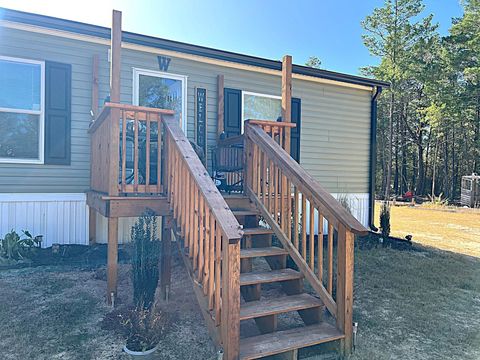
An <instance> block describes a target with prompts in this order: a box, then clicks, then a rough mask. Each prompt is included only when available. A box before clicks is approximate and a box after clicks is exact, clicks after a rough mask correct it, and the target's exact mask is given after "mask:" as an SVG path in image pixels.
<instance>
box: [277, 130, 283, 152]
mask: <svg viewBox="0 0 480 360" xmlns="http://www.w3.org/2000/svg"><path fill="white" fill-rule="evenodd" d="M278 143H279V145H280V146H281V147H282V149H284V139H283V127H279V128H278Z"/></svg>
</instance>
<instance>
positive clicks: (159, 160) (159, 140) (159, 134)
mask: <svg viewBox="0 0 480 360" xmlns="http://www.w3.org/2000/svg"><path fill="white" fill-rule="evenodd" d="M161 164H162V115H161V114H157V192H159V193H160V192H162V184H161V182H162V181H161V178H162V172H161V171H162V167H161V166H160V165H161Z"/></svg>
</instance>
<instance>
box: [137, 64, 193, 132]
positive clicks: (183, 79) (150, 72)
mask: <svg viewBox="0 0 480 360" xmlns="http://www.w3.org/2000/svg"><path fill="white" fill-rule="evenodd" d="M140 75H146V76H152V77H158V78H166V79H171V80H178V81H181V82H182V114H180V121H181V124H180V126H181V127H182V129H183V131H184V132H185V133H186V132H187V120H188V113H187V103H188V99H187V86H188V84H187V81H188V76H187V75H179V74H172V73H167V72H163V71H157V70H148V69H140V68H135V67H134V68H133V80H132V81H133V84H132V86H133V87H132V88H133V91H132V103H133V105H137V106H138V101H139V99H138V90H139V87H140V85H139V81H140Z"/></svg>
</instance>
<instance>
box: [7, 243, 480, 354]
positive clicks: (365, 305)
mask: <svg viewBox="0 0 480 360" xmlns="http://www.w3.org/2000/svg"><path fill="white" fill-rule="evenodd" d="M355 252H356V254H355V288H354V297H355V309H354V320H355V321H357V322H358V323H359V333H358V343H357V348H356V351H355V353H354V355H353V356H352V360H372V359H373V360H375V359H402V360H403V359H419V360H430V359H432V360H433V359H449V360H457V359H458V360H470V359H471V360H474V359H480V261H479V260H478V259H476V258H473V257H467V256H464V255H458V254H453V253H450V252H445V251H434V250H420V251H399V250H393V249H388V248H383V247H378V248H376V247H374V248H363V249H360V248H356V250H355ZM129 271H130V270H129V266H128V265H122V266H121V271H120V284H119V294H120V296H119V299H118V302H119V306H122V305H125V304H128V303H129V302H130V301H131V295H130V294H131V290H129V289H130V288H131V285H130V274H129ZM189 281H190V280H189V279H188V277H187V275H186V272H185V271H184V269H183V266H181V265H180V263H179V262H178V261H177V262H176V264H175V267H174V270H173V286H172V290H171V297H170V302H169V303H168V304H166V305H164V306H165V309H166V310H167V311H168V313H169V314H170V317H171V319H172V327H171V329H170V331H169V333H168V334H167V336H166V337H165V339H164V340H163V341H162V343H161V346H160V351H159V353H158V354H157V356H156V358H157V359H167V360H170V359H172V360H177V359H178V360H180V359H182V360H183V359H186V360H197V359H198V360H208V359H215V349H214V347H213V344H212V342H211V340H210V339H209V337H208V333H207V330H206V327H205V325H204V322H203V318H202V316H201V314H200V312H199V309H198V306H197V304H196V300H195V297H194V294H193V291H192V289H191V285H190V282H189ZM105 288H106V281H105V268H104V266H99V267H96V268H85V267H79V266H76V267H73V266H72V267H67V266H41V267H35V268H25V269H17V270H2V271H0V290H1V291H0V324H1V326H0V349H1V352H2V353H1V356H0V359H2V360H3V359H5V360H13V359H15V360H17V359H22V360H29V359H35V360H36V359H42V360H43V359H45V360H47V359H62V360H64V359H65V360H73V359H82V360H83V359H120V360H123V359H127V357H126V355H125V354H123V353H122V351H121V348H122V346H123V344H124V339H122V338H120V337H118V336H117V335H115V334H114V333H113V332H109V331H106V330H103V329H102V326H101V323H102V319H103V317H104V316H105V314H107V313H108V312H109V311H110V309H109V308H108V307H107V306H106V305H105V302H104V291H105ZM266 290H267V291H274V290H273V289H270V290H269V289H266ZM281 320H282V321H281V322H283V321H284V320H288V322H290V321H293V320H295V319H293V318H290V319H281ZM297 320H298V317H297ZM246 325H247V326H248V324H246ZM299 325H300V324H299ZM314 353H315V351H312V350H311V349H310V350H308V351H303V352H301V358H302V359H307V358H308V359H312V360H313V359H334V358H335V357H332V356H331V354H329V355H326V356H321V357H320V356H316V355H313V354H314ZM312 355H313V356H312Z"/></svg>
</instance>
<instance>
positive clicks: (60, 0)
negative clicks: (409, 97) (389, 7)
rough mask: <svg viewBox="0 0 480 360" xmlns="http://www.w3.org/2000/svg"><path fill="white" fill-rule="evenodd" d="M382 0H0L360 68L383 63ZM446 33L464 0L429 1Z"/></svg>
mask: <svg viewBox="0 0 480 360" xmlns="http://www.w3.org/2000/svg"><path fill="white" fill-rule="evenodd" d="M382 4H383V1H382V0H349V1H346V0H336V1H335V0H333V1H327V0H316V1H315V0H308V1H307V0H296V1H291V0H290V1H289V0H276V1H273V0H242V1H238V0H202V1H200V0H168V1H166V0H157V1H155V0H135V1H132V0H111V1H109V0H107V1H104V0H93V1H92V0H82V1H72V0H50V1H49V0H44V1H38V0H37V1H33V0H32V1H26V0H0V7H7V8H12V9H17V10H22V11H30V12H36V13H40V14H44V15H50V16H56V17H62V18H66V19H71V20H77V21H82V22H87V23H92V24H96V25H103V26H109V25H110V21H111V9H112V8H115V9H118V10H121V11H123V29H124V30H127V31H132V32H137V33H142V34H147V35H152V36H158V37H163V38H167V39H172V40H178V41H183V42H188V43H193V44H197V45H204V46H209V47H214V48H218V49H222V50H229V51H234V52H240V53H245V54H249V55H255V56H260V57H266V58H270V59H281V57H282V56H283V55H284V54H290V55H292V56H293V61H294V63H297V64H303V63H305V61H306V59H308V57H309V56H311V55H316V56H318V57H320V58H321V60H322V67H323V68H325V69H328V70H333V71H339V72H345V73H350V74H358V72H359V70H358V69H359V68H360V67H362V66H366V65H370V64H374V63H377V59H375V58H373V57H371V56H370V55H369V53H368V51H367V49H366V48H365V46H364V45H363V42H362V39H361V35H362V32H363V30H362V28H361V26H360V21H361V20H362V19H364V18H365V16H366V15H368V14H370V13H371V12H372V10H373V9H374V8H375V7H379V6H381V5H382ZM425 5H426V9H425V14H428V13H433V14H434V20H435V21H436V22H438V23H439V24H440V33H441V34H446V33H447V32H448V28H449V27H450V24H451V18H452V17H459V16H461V15H462V8H461V6H460V4H459V0H425Z"/></svg>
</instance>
